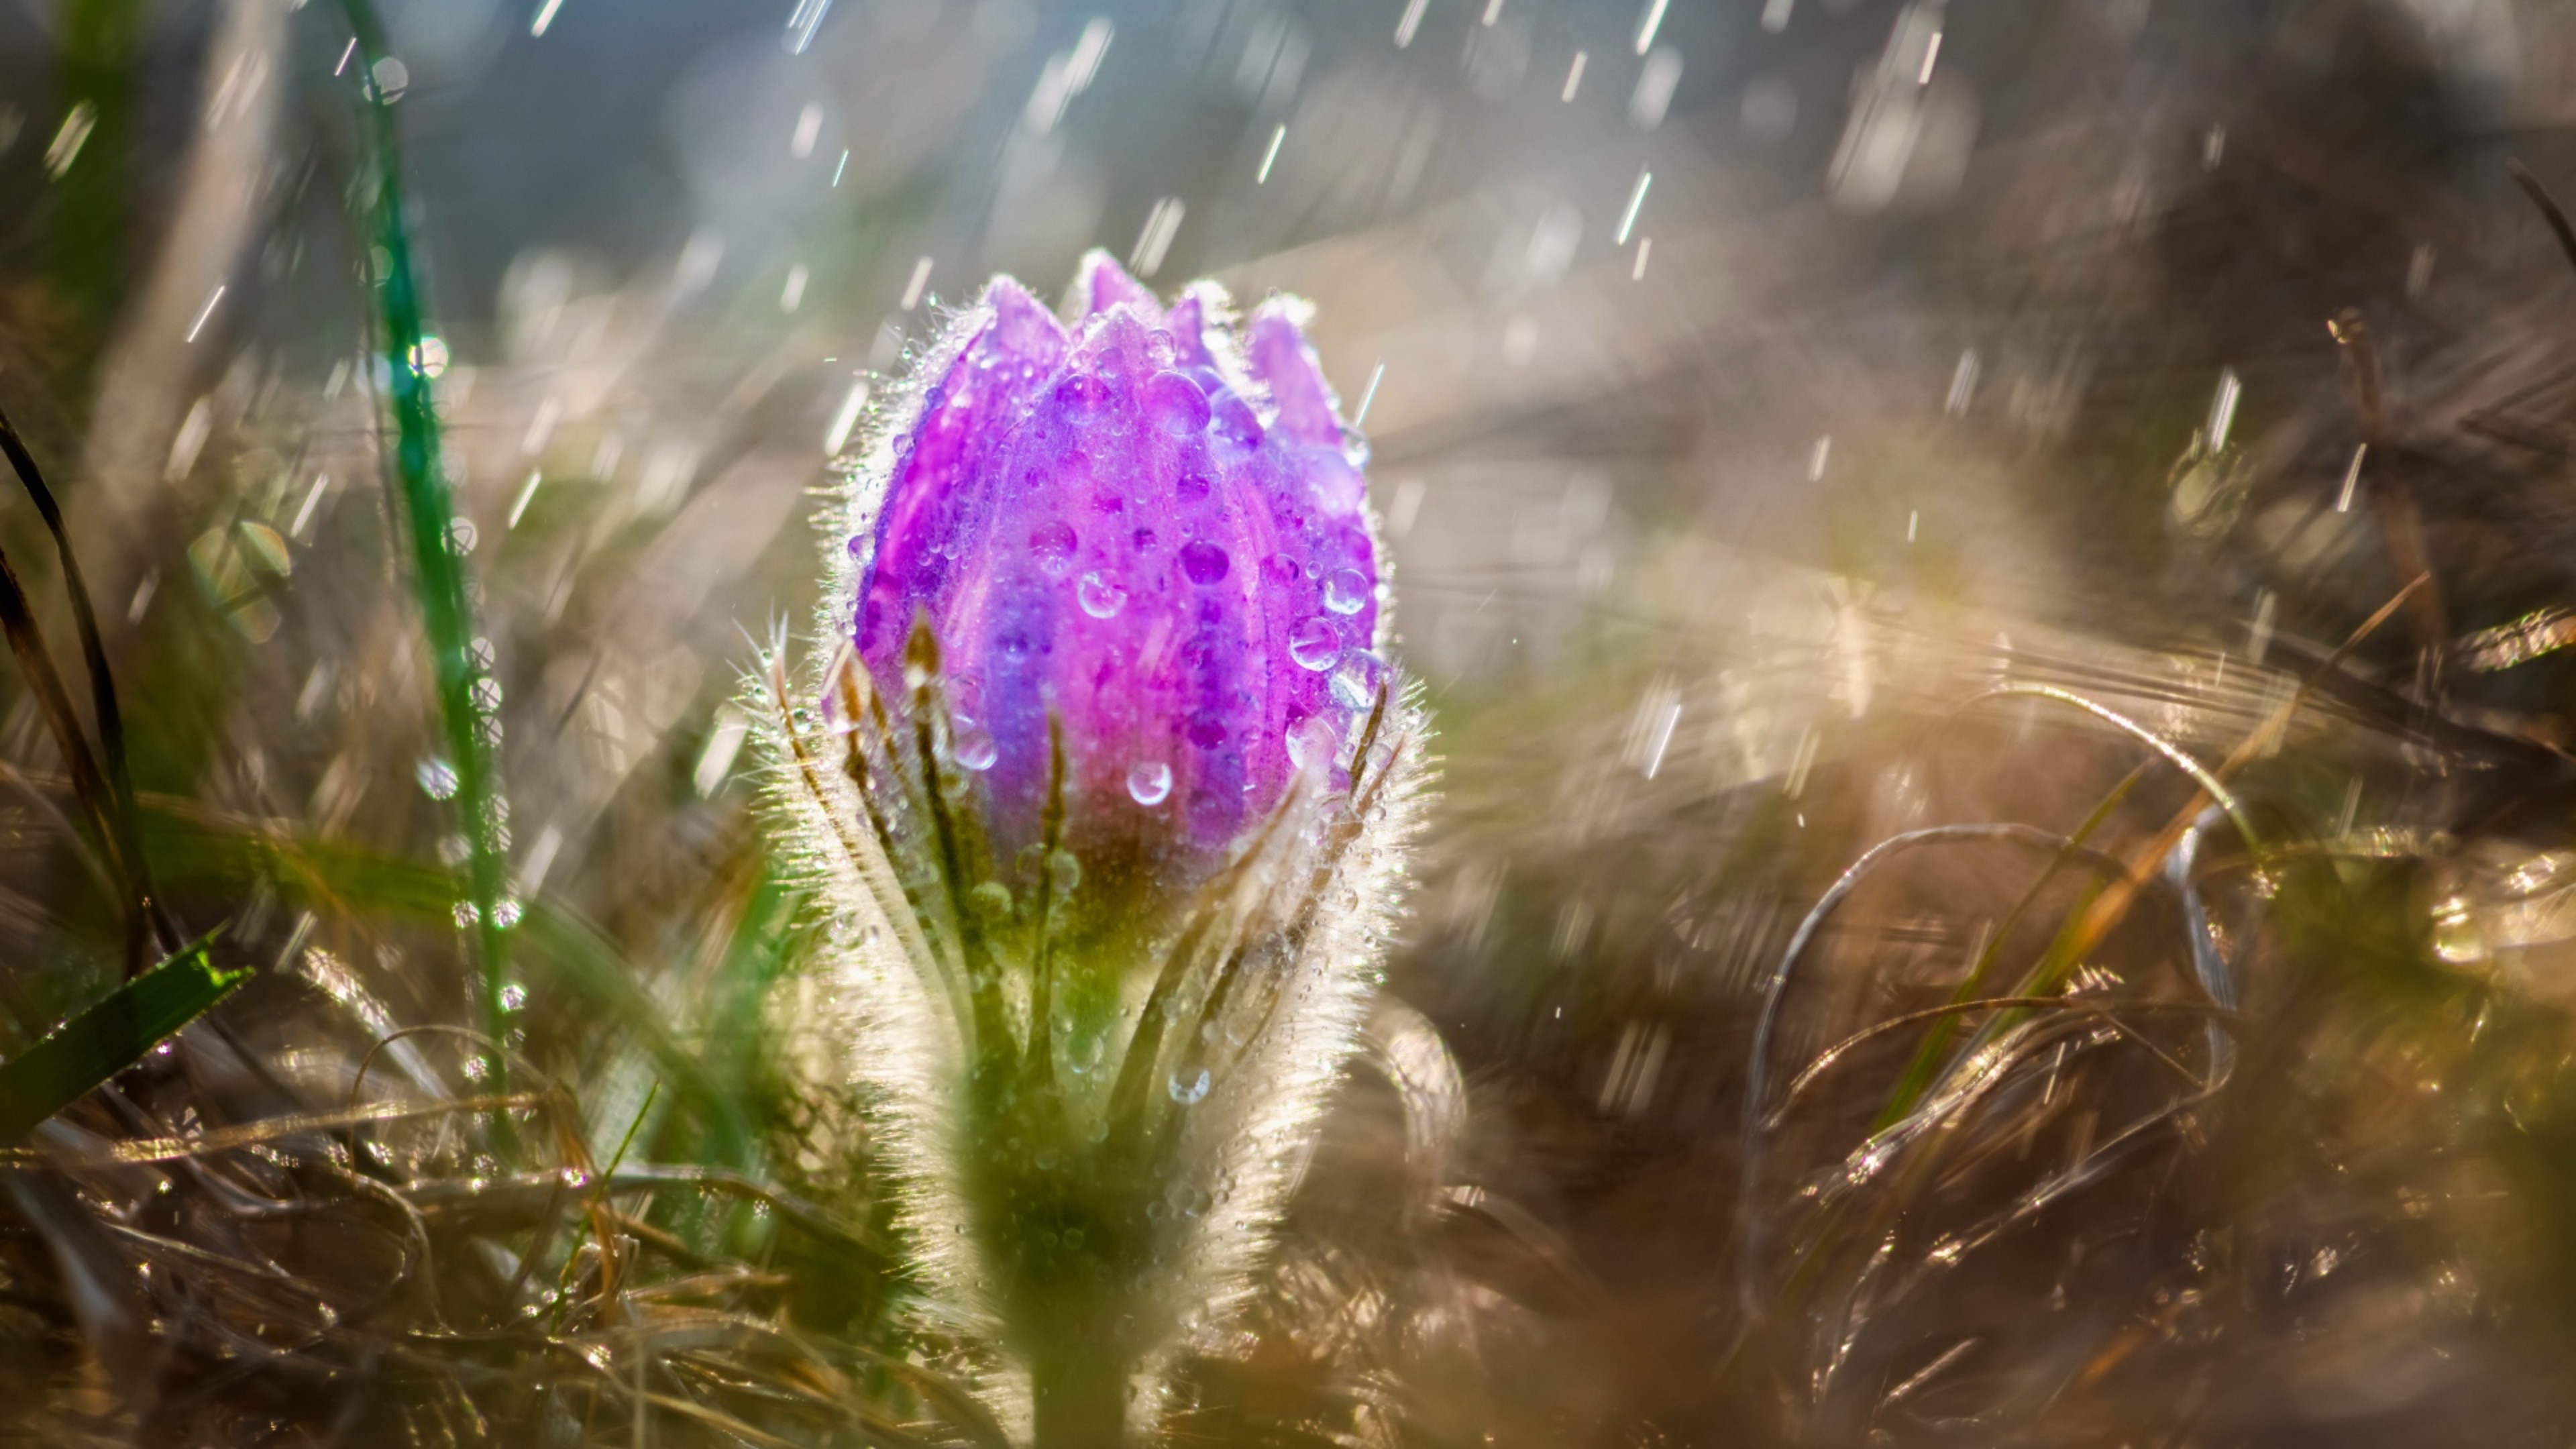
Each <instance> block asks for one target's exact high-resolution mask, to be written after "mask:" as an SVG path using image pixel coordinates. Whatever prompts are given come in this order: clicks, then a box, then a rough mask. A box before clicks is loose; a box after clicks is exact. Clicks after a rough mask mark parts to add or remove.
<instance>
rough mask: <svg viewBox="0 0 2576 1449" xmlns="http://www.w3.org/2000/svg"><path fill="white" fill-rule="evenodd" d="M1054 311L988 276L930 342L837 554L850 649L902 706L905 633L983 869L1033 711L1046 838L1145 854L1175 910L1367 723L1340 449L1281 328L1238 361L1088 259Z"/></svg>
mask: <svg viewBox="0 0 2576 1449" xmlns="http://www.w3.org/2000/svg"><path fill="white" fill-rule="evenodd" d="M1078 301H1079V305H1078V306H1077V308H1076V312H1077V320H1076V321H1075V322H1074V323H1073V324H1072V325H1071V326H1070V327H1067V326H1064V325H1061V324H1059V323H1058V322H1057V320H1056V318H1055V317H1054V316H1052V315H1051V314H1050V313H1049V312H1048V311H1047V309H1046V308H1045V307H1044V306H1042V305H1040V304H1039V302H1038V301H1037V300H1036V299H1035V298H1034V297H1032V296H1030V295H1029V293H1028V292H1027V291H1026V290H1024V289H1023V288H1021V287H1020V286H1019V284H1018V283H1016V282H1013V281H1011V280H1009V279H1008V278H1001V279H997V280H995V281H994V282H993V283H992V284H991V285H990V286H989V287H987V288H986V290H985V293H984V296H983V299H982V301H981V302H980V303H979V304H978V305H977V306H976V307H974V308H973V309H971V310H969V311H967V312H965V313H963V314H961V315H960V316H959V317H957V318H956V319H955V320H954V321H953V322H952V323H951V325H950V329H949V332H948V335H947V337H946V339H945V340H944V341H943V342H942V343H941V345H940V346H939V347H938V349H937V350H936V351H935V352H934V353H933V354H932V358H931V361H930V363H929V365H928V366H927V367H925V369H924V371H923V374H922V378H923V381H922V384H921V386H922V394H921V401H920V409H919V413H918V415H917V416H916V417H915V419H914V420H913V421H912V423H911V424H910V426H909V427H908V428H905V429H903V430H902V431H901V432H900V433H898V434H897V435H896V436H895V437H894V438H892V439H891V440H890V442H891V448H892V457H891V459H890V468H889V472H888V474H887V480H886V484H885V493H884V497H883V502H882V505H881V507H880V509H879V511H878V513H877V515H876V518H875V520H874V523H873V527H872V528H871V529H870V530H869V531H868V533H867V534H866V535H864V536H863V537H862V538H860V539H854V540H853V541H852V548H853V550H854V551H858V552H859V553H860V556H861V558H862V559H863V560H864V564H863V568H862V570H861V576H860V580H859V585H858V590H859V593H858V599H857V607H856V609H855V619H854V632H855V639H854V643H855V644H856V646H857V650H858V654H859V657H860V658H861V659H862V660H863V661H864V662H865V664H866V665H867V667H868V669H869V671H870V672H871V673H872V674H873V675H874V676H875V678H876V679H877V681H878V684H879V687H880V688H881V689H883V690H884V691H886V692H887V693H889V694H891V695H894V696H896V697H901V694H902V678H903V667H904V653H905V648H906V641H907V637H908V635H909V634H910V632H911V631H912V629H913V627H914V622H915V620H916V619H917V618H926V619H927V620H928V622H929V626H930V629H931V632H932V634H933V636H934V637H935V638H936V639H937V641H938V644H939V646H940V650H941V660H942V666H941V673H942V675H943V677H944V686H945V689H946V691H947V697H948V702H949V705H950V708H951V710H952V711H953V712H954V715H955V718H956V723H955V735H954V739H955V745H954V754H955V758H956V761H957V763H958V764H959V765H960V766H962V767H964V768H965V769H967V770H971V771H979V772H981V774H982V775H983V782H984V787H985V791H986V800H987V818H986V821H985V825H986V829H987V830H988V831H989V832H990V833H991V835H992V837H993V839H994V841H995V843H996V845H997V846H1000V847H1001V848H1002V849H1003V850H1004V851H1008V850H1010V849H1013V848H1017V847H1020V846H1024V845H1025V844H1027V843H1028V842H1029V841H1030V840H1032V839H1034V838H1035V835H1036V831H1037V828H1038V827H1037V821H1038V817H1039V812H1040V810H1041V807H1042V805H1043V803H1044V800H1045V797H1046V793H1047V789H1048V783H1049V780H1048V776H1049V770H1050V768H1051V767H1050V763H1049V758H1050V757H1049V744H1048V718H1049V715H1050V714H1051V713H1052V714H1053V715H1054V716H1056V717H1057V718H1058V719H1060V720H1061V721H1062V727H1063V733H1064V740H1065V749H1066V755H1067V764H1066V774H1067V779H1066V782H1065V783H1066V787H1067V788H1066V796H1067V800H1068V805H1069V809H1070V812H1071V815H1070V818H1069V820H1068V822H1067V831H1068V835H1067V838H1068V840H1069V841H1072V842H1079V841H1081V840H1082V839H1084V838H1086V837H1087V836H1096V835H1101V834H1114V835H1117V836H1120V837H1125V838H1129V839H1135V838H1139V837H1146V838H1157V839H1159V840H1160V841H1161V845H1160V849H1161V850H1162V852H1163V858H1164V861H1165V866H1164V868H1165V870H1166V872H1169V873H1172V874H1173V876H1174V878H1173V879H1172V881H1171V883H1173V884H1183V883H1186V880H1187V879H1188V878H1190V877H1194V876H1196V875H1199V874H1201V873H1203V872H1204V870H1205V869H1206V868H1208V867H1209V866H1211V865H1212V864H1213V863H1214V862H1215V861H1217V860H1220V859H1222V858H1223V855H1224V853H1225V851H1226V849H1227V847H1229V846H1230V845H1232V844H1233V843H1234V842H1236V841H1238V840H1239V839H1241V838H1242V837H1243V835H1244V834H1245V832H1246V831H1247V830H1248V829H1249V828H1251V827H1252V826H1254V825H1256V824H1257V823H1258V822H1260V821H1261V820H1263V819H1264V818H1266V817H1267V816H1268V814H1269V813H1270V812H1271V811H1272V810H1273V809H1274V808H1275V807H1276V806H1277V805H1278V803H1279V801H1280V800H1281V798H1282V797H1283V795H1284V794H1285V793H1286V791H1287V789H1288V786H1289V784H1290V783H1291V781H1293V780H1294V779H1295V778H1296V776H1297V774H1298V772H1299V770H1300V769H1302V768H1304V767H1305V765H1306V764H1307V763H1309V762H1310V761H1323V762H1325V763H1324V764H1322V765H1319V768H1325V769H1328V770H1329V769H1330V767H1331V766H1330V762H1332V761H1336V760H1339V759H1340V758H1341V757H1342V756H1343V755H1344V754H1345V753H1346V752H1347V749H1348V747H1349V746H1348V742H1349V741H1350V740H1351V739H1352V738H1353V737H1354V733H1355V725H1356V724H1357V722H1358V721H1359V720H1360V719H1362V718H1364V717H1365V715H1366V713H1367V711H1368V710H1369V709H1370V707H1371V706H1372V705H1373V704H1374V702H1375V700H1376V696H1377V693H1378V690H1379V688H1380V685H1381V682H1382V672H1383V669H1382V665H1381V664H1380V663H1379V661H1378V658H1377V655H1376V654H1375V652H1374V651H1375V648H1376V646H1377V643H1378V640H1377V636H1376V635H1377V626H1378V618H1379V597H1378V566H1377V555H1376V550H1375V547H1374V545H1373V542H1372V540H1371V538H1370V533H1369V528H1368V523H1367V518H1366V513H1365V509H1364V506H1363V505H1364V494H1365V485H1364V483H1363V481H1362V478H1361V474H1360V468H1359V463H1360V459H1361V456H1362V450H1361V447H1360V445H1359V444H1358V442H1357V440H1356V438H1355V437H1354V436H1353V435H1352V434H1350V433H1349V432H1347V431H1346V430H1345V429H1344V428H1343V427H1342V424H1341V422H1340V420H1339V419H1338V418H1337V417H1336V416H1335V412H1334V406H1335V404H1334V396H1333V392H1332V389H1331V386H1330V385H1329V384H1328V383H1327V382H1326V381H1325V380H1324V377H1323V375H1322V373H1321V371H1320V370H1319V369H1318V368H1317V365H1316V362H1315V357H1314V354H1313V352H1312V351H1310V350H1309V349H1308V347H1307V346H1306V343H1305V339H1304V337H1303V335H1302V333H1301V332H1300V330H1299V321H1300V319H1301V313H1302V307H1301V305H1300V304H1297V303H1294V302H1288V301H1273V302H1268V303H1265V304H1263V305H1262V306H1261V307H1260V308H1259V309H1257V310H1256V311H1255V312H1254V313H1253V314H1252V316H1251V318H1250V320H1249V321H1248V323H1246V324H1245V325H1244V326H1243V327H1242V328H1241V330H1240V333H1239V335H1238V332H1237V331H1236V329H1235V328H1234V327H1233V326H1232V325H1231V322H1232V318H1231V316H1230V313H1229V309H1228V306H1227V303H1226V300H1225V297H1224V294H1223V292H1222V291H1221V290H1219V289H1218V288H1217V287H1215V286H1214V285H1213V284H1209V283H1201V284H1199V285H1197V286H1194V287H1192V288H1190V289H1189V290H1188V291H1187V292H1185V293H1184V294H1183V295H1182V297H1181V298H1180V300H1179V301H1178V302H1177V303H1175V304H1174V305H1173V306H1172V307H1171V308H1170V309H1169V310H1168V311H1166V310H1165V309H1164V308H1163V307H1161V306H1160V305H1158V304H1157V303H1156V301H1155V299H1154V298H1153V296H1152V295H1151V294H1150V293H1148V292H1146V291H1145V290H1144V289H1143V288H1142V287H1140V286H1139V285H1138V284H1137V283H1136V282H1134V281H1133V280H1132V279H1130V278H1129V277H1128V276H1127V274H1126V273H1125V272H1123V271H1121V270H1120V269H1119V267H1118V265H1117V263H1115V262H1114V261H1111V260H1110V259H1109V258H1108V257H1107V256H1106V255H1103V254H1099V253H1094V254H1093V255H1092V256H1091V257H1090V258H1088V259H1086V261H1085V263H1084V267H1083V273H1082V281H1081V283H1080V285H1079V287H1078ZM1137 812H1145V813H1146V814H1147V815H1148V816H1160V817H1163V823H1161V824H1153V823H1150V822H1149V821H1147V820H1145V819H1141V818H1139V816H1138V814H1137Z"/></svg>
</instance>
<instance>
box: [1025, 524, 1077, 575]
mask: <svg viewBox="0 0 2576 1449" xmlns="http://www.w3.org/2000/svg"><path fill="white" fill-rule="evenodd" d="M1079 542H1080V540H1079V539H1077V538H1075V537H1074V533H1073V525H1072V524H1069V523H1066V522H1064V521H1062V520H1061V519H1059V520H1057V521H1055V522H1052V523H1041V524H1039V525H1038V526H1037V528H1036V529H1035V530H1034V531H1032V532H1031V533H1030V534H1029V551H1030V552H1031V553H1034V554H1036V555H1037V559H1038V567H1039V568H1041V569H1044V570H1046V573H1047V576H1048V577H1049V578H1062V577H1064V571H1065V570H1066V569H1069V568H1071V567H1073V550H1074V547H1075V546H1076V545H1077V544H1078V543H1079Z"/></svg>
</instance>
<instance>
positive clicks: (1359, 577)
mask: <svg viewBox="0 0 2576 1449" xmlns="http://www.w3.org/2000/svg"><path fill="white" fill-rule="evenodd" d="M1368 601H1369V582H1368V579H1367V577H1366V576H1365V575H1363V574H1362V573H1361V572H1360V571H1359V570H1358V569H1335V570H1333V571H1332V572H1331V573H1329V574H1326V575H1324V607H1325V608H1327V609H1330V610H1332V611H1333V612H1334V613H1336V614H1356V613H1358V612H1359V611H1360V610H1362V609H1364V608H1366V607H1368Z"/></svg>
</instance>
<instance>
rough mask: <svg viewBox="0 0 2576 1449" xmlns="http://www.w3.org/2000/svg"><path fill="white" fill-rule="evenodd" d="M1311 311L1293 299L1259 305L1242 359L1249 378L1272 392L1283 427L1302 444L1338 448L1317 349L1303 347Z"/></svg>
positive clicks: (1338, 426) (1336, 417) (1338, 431)
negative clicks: (1247, 367)
mask: <svg viewBox="0 0 2576 1449" xmlns="http://www.w3.org/2000/svg"><path fill="white" fill-rule="evenodd" d="M1314 310H1315V309H1314V308H1313V306H1311V305H1310V304H1308V303H1307V302H1305V301H1304V300H1302V299H1300V298H1296V297H1274V298H1272V299H1271V300H1269V301H1267V302H1264V303H1262V304H1261V306H1260V307H1258V308H1256V309H1255V310H1254V311H1253V314H1252V325H1251V327H1250V329H1249V335H1247V336H1246V337H1245V339H1244V353H1245V360H1246V362H1247V363H1248V365H1249V367H1250V369H1251V372H1252V376H1253V378H1254V379H1255V380H1256V381H1258V382H1260V383H1261V384H1262V385H1263V386H1264V387H1267V388H1268V389H1269V390H1270V401H1271V405H1272V406H1274V407H1276V408H1277V409H1278V410H1279V427H1280V429H1281V431H1283V432H1285V433H1287V434H1288V435H1289V436H1290V437H1293V438H1295V439H1297V440H1298V441H1299V442H1302V443H1310V444H1316V445H1321V446H1327V447H1339V446H1340V445H1341V442H1342V421H1341V417H1340V413H1339V399H1338V398H1336V397H1335V396H1334V393H1333V385H1332V383H1331V382H1330V381H1329V380H1328V379H1326V378H1325V376H1324V369H1323V364H1322V363H1320V362H1319V361H1317V360H1316V357H1315V350H1314V349H1313V348H1312V347H1309V346H1307V345H1306V333H1305V330H1304V324H1305V323H1306V322H1307V321H1308V320H1311V319H1312V317H1313V316H1314Z"/></svg>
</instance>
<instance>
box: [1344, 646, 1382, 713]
mask: <svg viewBox="0 0 2576 1449" xmlns="http://www.w3.org/2000/svg"><path fill="white" fill-rule="evenodd" d="M1376 672H1377V671H1376V670H1374V669H1372V668H1371V667H1370V661H1369V659H1368V656H1366V655H1364V654H1354V655H1352V656H1351V657H1350V658H1349V659H1348V660H1347V661H1345V662H1344V663H1343V665H1342V667H1341V668H1339V669H1336V670H1334V671H1333V702H1334V703H1336V704H1338V705H1340V706H1341V707H1342V708H1344V709H1366V708H1368V707H1369V706H1370V705H1371V704H1373V703H1375V702H1376V700H1377V680H1376V678H1375V675H1376Z"/></svg>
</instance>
